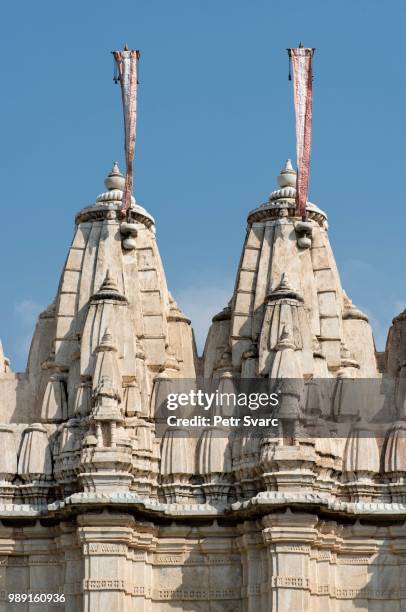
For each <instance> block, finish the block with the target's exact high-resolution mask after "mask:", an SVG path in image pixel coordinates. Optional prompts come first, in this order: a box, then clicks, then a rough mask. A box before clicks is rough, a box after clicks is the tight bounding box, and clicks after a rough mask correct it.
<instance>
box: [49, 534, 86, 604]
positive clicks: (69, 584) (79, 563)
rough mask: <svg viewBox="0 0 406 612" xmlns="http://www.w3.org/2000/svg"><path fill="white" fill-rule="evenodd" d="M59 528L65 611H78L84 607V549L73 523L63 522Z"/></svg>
mask: <svg viewBox="0 0 406 612" xmlns="http://www.w3.org/2000/svg"><path fill="white" fill-rule="evenodd" d="M59 529H60V532H61V533H60V535H59V537H57V538H56V543H57V547H58V549H59V550H60V551H61V557H62V559H64V568H63V585H62V586H61V591H62V592H63V593H64V595H65V608H64V612H76V611H77V610H82V609H83V601H82V599H83V598H82V582H83V574H84V560H83V555H82V550H81V546H80V543H79V542H78V538H77V536H76V530H75V528H74V526H73V525H72V524H69V523H61V524H60V526H59Z"/></svg>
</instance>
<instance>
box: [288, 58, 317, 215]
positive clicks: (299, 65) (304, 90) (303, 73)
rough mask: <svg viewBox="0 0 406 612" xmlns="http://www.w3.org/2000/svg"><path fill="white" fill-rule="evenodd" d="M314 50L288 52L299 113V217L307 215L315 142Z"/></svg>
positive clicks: (297, 128) (297, 191)
mask: <svg viewBox="0 0 406 612" xmlns="http://www.w3.org/2000/svg"><path fill="white" fill-rule="evenodd" d="M313 53H314V49H306V48H302V47H298V48H297V49H289V57H290V58H291V61H292V67H293V97H294V102H295V114H296V154H297V184H296V215H298V216H302V217H303V216H304V215H305V214H306V201H307V192H308V188H309V171H310V147H311V141H312V93H313V92H312V86H313V76H312V59H313Z"/></svg>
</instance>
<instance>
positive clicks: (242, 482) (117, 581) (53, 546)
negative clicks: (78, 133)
mask: <svg viewBox="0 0 406 612" xmlns="http://www.w3.org/2000/svg"><path fill="white" fill-rule="evenodd" d="M278 180H279V189H278V190H276V191H274V192H273V193H272V194H271V195H270V197H269V200H268V201H267V202H266V203H265V204H262V205H260V206H259V207H257V208H256V209H254V210H253V211H251V212H250V213H249V215H248V228H247V235H246V239H245V242H244V246H243V251H242V256H241V261H240V265H239V269H238V272H237V278H236V284H235V290H234V293H233V295H232V296H231V300H230V302H229V304H228V305H226V307H225V308H224V309H223V310H222V311H221V312H220V313H219V314H217V315H215V316H214V317H213V323H212V326H211V328H210V330H209V333H208V337H207V341H206V345H205V350H204V354H203V356H202V357H201V358H199V357H198V356H197V353H196V349H195V344H194V338H193V332H192V328H191V325H190V321H189V319H188V318H187V317H186V316H185V315H184V314H183V313H182V312H181V310H180V309H179V307H178V305H177V304H176V302H175V301H174V299H173V298H172V296H171V295H170V293H169V291H168V289H167V286H166V280H165V274H164V270H163V267H162V263H161V260H160V256H159V252H158V248H157V244H156V239H155V222H154V219H153V218H152V217H151V215H150V214H149V213H148V212H147V211H146V210H145V209H144V208H142V207H141V206H139V205H138V204H136V202H135V201H133V203H132V207H131V209H130V210H131V214H130V218H129V219H127V220H126V221H124V220H123V218H122V214H121V198H122V189H123V181H124V178H123V176H122V175H121V174H120V171H119V169H118V167H117V164H115V165H114V168H113V170H112V172H111V174H110V175H109V176H108V177H107V179H106V182H105V183H106V189H107V190H106V191H105V192H104V193H102V194H101V195H99V196H98V197H97V199H96V202H95V203H94V204H92V205H90V206H88V207H86V208H84V209H83V210H82V211H81V212H79V213H78V215H77V216H76V230H75V234H74V237H73V242H72V245H71V247H70V249H69V252H68V256H67V259H66V263H65V265H64V268H63V272H62V276H61V281H60V284H59V288H58V292H57V295H56V298H55V300H54V302H53V303H52V304H51V305H50V306H49V307H48V308H47V309H46V310H45V311H44V312H43V313H42V314H41V315H40V317H39V320H38V323H37V326H36V330H35V333H34V337H33V341H32V345H31V350H30V354H29V360H28V366H27V371H26V372H25V373H23V374H15V373H14V372H12V370H11V369H10V364H9V362H8V360H7V359H6V358H5V357H4V354H3V350H2V347H1V344H0V420H1V424H0V445H1V448H2V449H3V452H2V453H0V518H1V521H2V523H1V529H0V547H1V550H0V580H1V587H0V610H7V611H8V610H18V611H21V610H27V611H28V610H31V609H32V606H33V604H29V603H27V602H26V603H19V602H17V603H10V602H9V595H10V594H15V593H25V594H27V593H31V594H41V593H42V594H43V593H59V594H64V599H65V601H64V602H62V603H56V602H55V601H49V602H44V603H42V604H41V609H42V610H47V611H51V610H60V609H61V607H62V609H65V610H67V611H70V612H76V611H77V610H86V611H88V612H90V611H91V612H94V611H98V610H99V611H100V612H101V611H103V612H107V611H109V612H110V611H111V612H113V611H114V612H115V611H121V612H128V611H130V610H131V611H137V612H142V611H144V612H158V611H165V610H168V611H169V610H171V611H173V610H178V611H180V610H182V611H186V610H193V611H196V612H197V611H202V612H203V611H211V612H238V611H241V612H269V611H270V610H273V611H275V612H288V611H292V610H298V611H299V610H303V611H309V612H317V611H320V612H322V611H323V612H325V611H330V612H338V611H340V612H342V611H347V610H348V611H349V610H376V611H378V610H379V611H380V612H394V611H395V610H397V611H400V610H403V609H405V608H406V586H405V584H406V526H405V520H406V480H405V474H406V420H405V419H406V414H405V389H406V387H405V386H404V385H403V381H404V379H405V377H406V315H405V313H402V314H401V315H399V316H398V317H396V318H395V319H394V321H393V325H392V327H391V329H390V331H389V336H388V343H387V347H386V351H385V353H384V354H377V353H376V351H375V346H374V341H373V337H372V331H371V328H370V325H369V323H368V318H367V317H366V315H365V314H363V313H362V312H361V311H360V310H359V309H358V308H357V307H356V306H355V305H354V304H353V303H352V302H351V300H350V299H349V298H348V296H347V295H346V294H345V292H344V291H343V289H342V287H341V282H340V277H339V273H338V271H337V267H336V264H335V260H334V256H333V253H332V250H331V247H330V243H329V239H328V233H327V218H326V214H325V213H324V212H323V211H322V210H320V209H319V208H318V207H317V206H316V205H314V204H311V203H308V206H307V211H308V215H307V220H306V221H301V220H299V219H298V218H296V217H295V216H294V211H295V204H294V198H295V181H296V175H295V172H294V170H293V169H292V166H291V164H290V162H288V163H287V164H286V166H285V168H284V169H283V171H282V172H281V174H280V176H279V177H278ZM196 376H203V377H204V378H205V379H209V380H214V381H217V383H218V385H219V387H221V388H222V389H224V390H227V389H228V390H230V389H231V388H232V385H233V380H235V379H254V378H258V379H261V380H264V379H269V380H270V381H273V380H278V381H285V383H287V381H291V382H290V383H289V384H287V385H285V387H283V389H284V391H283V392H282V400H281V405H280V413H279V415H280V421H281V428H280V430H279V431H278V434H277V435H276V436H273V437H272V436H270V435H268V432H267V431H266V430H265V431H264V433H263V435H262V437H255V436H253V435H251V432H250V431H248V432H247V433H245V434H244V435H243V436H242V437H240V438H234V437H233V436H232V435H231V434H230V435H228V434H226V435H224V436H223V437H220V438H216V436H214V435H212V433H213V432H212V431H211V430H210V428H205V429H204V430H203V431H202V433H201V436H200V438H197V437H193V436H190V435H188V433H189V432H188V430H187V429H185V430H184V431H183V434H184V435H180V434H182V432H181V431H179V429H178V430H177V431H176V432H174V431H173V430H170V429H169V428H168V431H167V432H166V433H165V435H163V436H162V438H160V437H158V436H157V435H156V429H155V422H154V417H155V414H156V409H157V406H158V405H160V403H161V402H162V400H163V399H164V396H165V393H166V391H167V389H168V388H170V386H171V384H173V381H176V380H178V381H179V380H192V379H194V378H195V377H196ZM364 379H365V380H369V381H371V380H372V381H376V382H378V384H379V385H386V387H385V388H386V389H389V391H388V390H386V391H385V401H386V404H385V406H386V412H385V415H386V417H385V418H380V419H378V418H375V420H373V419H372V421H373V423H372V421H371V420H369V421H366V420H365V419H364V418H363V415H362V414H360V413H359V411H358V409H357V408H356V407H355V406H354V404H353V403H352V401H351V399H350V396H349V394H348V393H349V391H348V389H349V386H348V384H349V383H350V384H351V382H352V381H354V380H364ZM320 380H323V381H326V380H327V381H330V383H331V384H330V386H329V389H330V390H331V395H330V396H329V397H327V398H326V397H321V396H322V394H323V390H322V389H321V388H320V386H319V385H318V382H319V381H320ZM292 381H296V382H295V384H293V383H292ZM326 405H328V406H329V410H330V413H329V414H327V415H325V414H324V416H326V420H328V422H329V423H330V425H331V423H333V424H336V426H337V431H341V430H340V424H342V423H344V424H347V425H348V435H346V437H345V438H343V437H340V435H337V436H336V437H331V436H327V435H324V434H325V432H323V420H321V421H320V419H318V417H320V416H321V415H323V411H324V409H325V406H326ZM372 416H374V415H372ZM375 416H376V415H375ZM317 419H318V420H317ZM303 423H306V424H307V425H308V426H309V424H310V427H313V436H307V437H305V438H303V436H302V435H301V433H300V432H301V429H300V427H302V425H303ZM312 423H314V425H312ZM175 433H176V434H177V435H175Z"/></svg>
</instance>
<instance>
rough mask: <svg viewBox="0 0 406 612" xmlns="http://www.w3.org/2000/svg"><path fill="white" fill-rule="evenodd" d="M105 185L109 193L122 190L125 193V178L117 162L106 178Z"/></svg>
mask: <svg viewBox="0 0 406 612" xmlns="http://www.w3.org/2000/svg"><path fill="white" fill-rule="evenodd" d="M104 184H105V185H106V187H107V189H108V190H109V191H111V190H112V189H120V191H124V185H125V178H124V176H123V175H122V174H121V172H120V168H119V167H118V163H117V162H116V161H115V162H114V164H113V168H112V170H111V172H110V174H109V175H108V176H107V177H106V178H105V180H104Z"/></svg>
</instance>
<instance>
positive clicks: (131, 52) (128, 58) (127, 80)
mask: <svg viewBox="0 0 406 612" xmlns="http://www.w3.org/2000/svg"><path fill="white" fill-rule="evenodd" d="M112 53H113V56H114V62H115V75H114V81H115V83H118V82H120V85H121V97H122V103H123V113H124V136H125V139H124V150H125V163H126V174H125V187H124V192H123V206H122V210H123V212H124V213H125V214H126V215H127V216H129V210H130V206H131V195H132V188H133V160H134V151H135V129H136V122H137V85H138V80H137V74H138V60H139V58H140V52H139V51H137V50H135V49H128V47H127V45H125V47H124V50H123V51H112Z"/></svg>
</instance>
